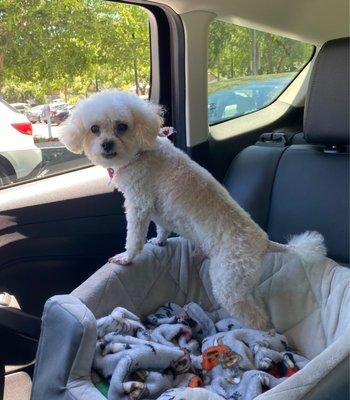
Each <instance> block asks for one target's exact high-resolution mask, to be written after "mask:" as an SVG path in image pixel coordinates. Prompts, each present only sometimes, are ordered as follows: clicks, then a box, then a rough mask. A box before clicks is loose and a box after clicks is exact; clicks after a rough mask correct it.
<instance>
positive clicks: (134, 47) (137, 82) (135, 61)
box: [131, 33, 140, 95]
mask: <svg viewBox="0 0 350 400" xmlns="http://www.w3.org/2000/svg"><path fill="white" fill-rule="evenodd" d="M131 37H132V44H133V52H132V53H133V64H134V80H135V90H136V94H137V95H139V94H140V84H139V71H138V66H137V56H136V41H135V34H134V33H133V34H132V35H131Z"/></svg>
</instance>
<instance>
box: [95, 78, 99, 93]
mask: <svg viewBox="0 0 350 400" xmlns="http://www.w3.org/2000/svg"><path fill="white" fill-rule="evenodd" d="M95 91H96V92H98V91H99V87H98V77H97V75H96V76H95Z"/></svg>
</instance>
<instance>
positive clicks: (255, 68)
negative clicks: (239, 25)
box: [251, 29, 260, 75]
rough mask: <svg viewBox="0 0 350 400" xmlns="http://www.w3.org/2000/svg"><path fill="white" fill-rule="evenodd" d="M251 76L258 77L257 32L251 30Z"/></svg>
mask: <svg viewBox="0 0 350 400" xmlns="http://www.w3.org/2000/svg"><path fill="white" fill-rule="evenodd" d="M251 65H252V67H251V69H252V75H259V69H260V66H259V44H258V40H257V32H256V30H255V29H253V30H252V62H251Z"/></svg>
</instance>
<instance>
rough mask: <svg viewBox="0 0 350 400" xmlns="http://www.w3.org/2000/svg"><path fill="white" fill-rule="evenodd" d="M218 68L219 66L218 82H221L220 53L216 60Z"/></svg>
mask: <svg viewBox="0 0 350 400" xmlns="http://www.w3.org/2000/svg"><path fill="white" fill-rule="evenodd" d="M216 68H217V79H218V82H220V68H221V63H220V53H219V54H218V58H217V60H216Z"/></svg>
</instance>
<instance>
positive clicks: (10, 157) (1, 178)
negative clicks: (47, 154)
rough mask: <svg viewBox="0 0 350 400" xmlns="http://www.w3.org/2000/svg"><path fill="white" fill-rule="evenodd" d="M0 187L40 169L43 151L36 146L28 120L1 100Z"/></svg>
mask: <svg viewBox="0 0 350 400" xmlns="http://www.w3.org/2000/svg"><path fill="white" fill-rule="evenodd" d="M0 116H1V118H0V186H1V185H3V184H5V183H9V182H15V181H16V180H18V179H22V178H25V177H27V176H29V175H30V174H31V173H33V172H34V171H35V170H36V169H37V168H38V169H39V168H40V166H41V163H42V154H41V150H40V149H39V148H38V147H36V146H35V144H34V139H33V135H32V133H33V131H32V124H31V123H30V121H29V120H28V118H27V117H26V116H25V115H23V114H21V113H19V112H18V111H16V109H14V108H12V107H11V106H10V105H9V104H7V103H6V102H5V101H4V100H2V99H0Z"/></svg>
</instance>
